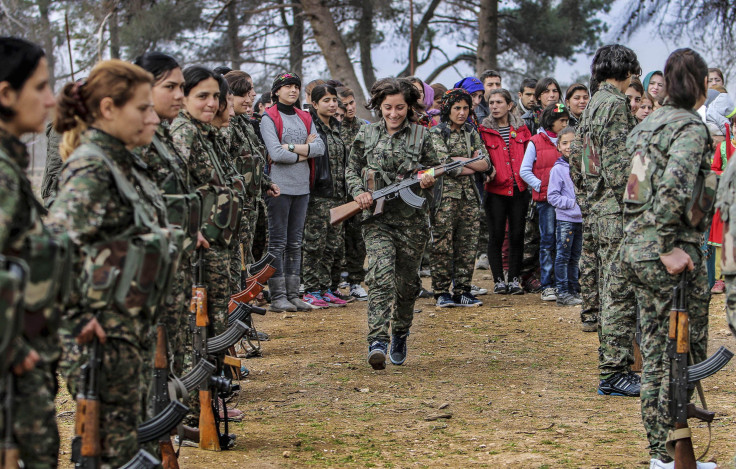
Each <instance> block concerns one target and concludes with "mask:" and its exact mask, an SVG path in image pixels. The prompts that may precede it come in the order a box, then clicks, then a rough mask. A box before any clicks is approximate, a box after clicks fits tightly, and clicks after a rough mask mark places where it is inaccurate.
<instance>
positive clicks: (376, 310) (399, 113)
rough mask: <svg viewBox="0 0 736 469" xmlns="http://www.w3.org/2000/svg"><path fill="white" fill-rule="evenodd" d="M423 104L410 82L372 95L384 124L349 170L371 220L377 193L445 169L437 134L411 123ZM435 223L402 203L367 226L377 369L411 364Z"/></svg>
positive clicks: (359, 143)
mask: <svg viewBox="0 0 736 469" xmlns="http://www.w3.org/2000/svg"><path fill="white" fill-rule="evenodd" d="M419 97H420V95H419V91H418V90H417V88H416V87H415V86H414V85H412V84H411V83H410V82H409V81H408V80H404V79H396V78H384V79H382V80H379V81H377V82H376V83H375V84H374V85H373V87H372V88H371V100H370V103H369V104H368V107H369V109H372V110H376V111H380V113H381V120H380V121H378V122H375V123H373V124H369V125H366V126H364V127H362V128H361V129H360V132H358V135H357V136H356V137H355V141H354V142H353V146H352V148H351V150H350V157H349V158H348V165H347V169H346V170H345V180H346V182H347V185H348V191H349V192H350V194H351V195H352V196H353V199H354V200H355V201H356V202H357V203H358V205H360V208H362V209H363V219H364V220H365V219H366V218H368V217H369V216H370V214H371V212H370V211H368V209H369V208H370V207H371V206H372V205H373V198H372V196H371V193H372V192H373V191H374V190H376V189H379V188H381V187H384V186H385V185H387V184H390V183H392V182H394V181H396V180H397V179H398V178H399V177H403V176H405V175H407V174H410V173H412V172H414V171H416V170H418V169H419V167H420V165H423V166H434V165H437V164H439V163H440V161H439V158H438V157H437V154H436V152H435V150H434V147H433V145H432V141H431V138H430V136H429V133H428V132H427V131H426V129H425V128H424V127H421V126H419V125H417V124H412V123H411V119H412V118H413V117H414V116H413V113H414V110H413V105H414V103H416V102H417V100H418V99H419ZM434 183H435V180H434V177H433V176H432V175H430V174H429V173H425V174H424V175H423V176H422V179H421V184H420V186H421V188H422V189H429V188H430V187H432V186H433V185H434ZM428 223H429V211H428V209H427V208H426V206H425V208H423V209H418V210H416V209H414V208H412V207H410V206H409V205H407V204H406V203H404V202H403V201H402V200H400V199H397V200H393V201H388V202H386V204H385V206H384V214H383V215H381V216H380V217H378V218H375V219H372V220H370V221H367V222H365V223H364V224H363V239H364V240H365V247H366V253H367V258H368V273H367V275H366V284H367V285H368V289H369V291H368V363H369V364H370V365H371V366H372V367H373V369H376V370H382V369H384V368H385V367H386V355H387V354H388V355H389V356H390V359H391V363H393V364H394V365H401V364H403V363H404V360H405V359H406V350H407V349H406V341H407V337H408V336H409V329H410V328H411V323H412V319H413V317H414V302H415V301H416V298H417V293H419V289H420V288H421V284H420V282H419V275H418V274H417V272H418V271H419V264H420V263H421V259H422V252H423V251H424V246H425V244H426V242H427V238H428V237H429V233H428V230H427V226H428ZM389 327H390V328H391V335H390V336H389ZM389 342H391V352H390V354H389V351H388V346H389Z"/></svg>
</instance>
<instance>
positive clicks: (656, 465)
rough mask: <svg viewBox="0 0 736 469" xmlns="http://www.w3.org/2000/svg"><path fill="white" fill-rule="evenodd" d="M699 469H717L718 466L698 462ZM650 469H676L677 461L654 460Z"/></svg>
mask: <svg viewBox="0 0 736 469" xmlns="http://www.w3.org/2000/svg"><path fill="white" fill-rule="evenodd" d="M697 465H698V469H716V467H717V466H718V465H717V464H716V463H714V462H700V461H697ZM649 469H675V461H672V462H662V461H660V460H659V459H652V460H651V461H650V462H649Z"/></svg>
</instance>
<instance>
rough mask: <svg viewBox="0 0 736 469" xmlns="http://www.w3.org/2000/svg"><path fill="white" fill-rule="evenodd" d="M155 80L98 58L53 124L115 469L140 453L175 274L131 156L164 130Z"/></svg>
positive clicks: (77, 379) (87, 338) (161, 209)
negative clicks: (165, 285) (153, 330)
mask: <svg viewBox="0 0 736 469" xmlns="http://www.w3.org/2000/svg"><path fill="white" fill-rule="evenodd" d="M152 83H153V76H152V75H151V74H150V73H148V72H146V71H145V70H143V69H142V68H140V67H138V66H136V65H133V64H130V63H127V62H123V61H121V60H107V61H103V62H100V63H98V64H97V65H95V67H94V68H93V69H92V71H91V72H90V74H89V77H88V78H87V80H86V81H84V82H82V83H68V84H66V85H65V86H64V88H63V89H62V91H61V93H60V94H59V97H58V102H57V109H56V120H55V122H54V128H55V129H56V130H57V131H58V132H63V133H64V136H63V140H62V145H61V153H62V158H64V159H65V164H64V166H63V168H62V170H61V175H60V177H59V191H58V193H57V198H56V201H55V202H54V204H53V206H52V208H51V213H50V217H49V220H50V223H51V224H52V225H53V226H54V227H55V229H56V230H57V231H59V232H65V233H66V234H68V236H69V237H70V238H71V240H72V242H73V244H74V245H75V248H76V249H75V251H76V255H77V259H79V261H80V262H79V263H78V267H77V268H78V271H77V272H76V275H75V276H74V278H75V279H76V280H77V287H78V288H77V295H78V296H77V298H76V299H77V301H76V302H75V306H74V307H73V308H69V309H67V311H66V312H65V313H66V320H67V321H68V325H67V328H68V330H70V331H71V332H72V335H73V336H74V337H75V339H76V340H75V341H76V344H78V345H82V346H84V348H83V349H82V350H83V353H82V356H81V357H80V361H79V365H81V364H84V363H86V362H87V361H88V358H87V357H86V356H85V354H86V352H87V351H91V350H96V351H97V353H98V355H97V356H98V357H99V359H100V360H101V365H100V373H99V376H98V379H99V382H100V383H101V386H100V396H99V399H100V412H99V413H100V434H99V437H100V445H101V448H102V455H101V458H100V459H101V463H102V464H103V465H104V466H107V467H119V466H121V465H123V464H125V463H126V462H127V461H128V460H130V459H131V458H132V457H133V456H134V455H135V454H136V452H137V451H138V441H137V439H136V433H137V432H136V430H137V427H138V425H139V424H140V423H141V421H142V416H143V409H142V408H141V407H142V395H141V394H142V385H141V379H142V369H143V361H144V360H145V359H147V357H145V356H144V350H145V347H146V345H147V341H148V340H149V339H148V336H149V330H150V326H151V322H152V320H153V317H154V308H155V305H156V304H157V303H158V300H159V299H160V297H161V296H162V295H163V294H165V292H163V291H161V290H159V287H158V285H161V284H162V283H160V282H161V281H162V279H163V278H165V277H166V276H167V275H168V272H167V270H166V268H165V267H164V265H165V263H166V261H167V260H168V259H169V239H170V237H171V235H170V231H169V230H170V227H169V225H168V223H167V218H166V207H165V205H164V201H163V199H162V197H161V195H160V192H159V190H158V188H157V187H156V186H155V184H154V183H153V181H151V179H149V178H148V176H147V175H146V165H145V164H144V163H143V162H142V161H141V160H140V158H139V157H137V156H136V155H134V154H133V153H132V152H131V150H132V149H134V148H136V147H140V146H144V145H148V144H150V143H151V139H152V138H153V135H154V133H155V131H156V127H157V126H158V124H159V117H158V116H157V115H156V112H155V110H154V105H153V100H152V95H151V85H152ZM141 249H144V250H145V256H144V255H143V253H142V252H141ZM152 264H153V265H152ZM73 346H74V345H73V344H71V343H69V344H68V347H69V348H70V349H71V348H72V347H73ZM80 368H81V367H80V366H76V367H72V372H71V373H70V375H69V376H67V383H68V385H69V388H70V392H71V394H72V395H76V393H77V391H79V390H81V386H82V385H83V384H84V383H83V377H82V373H81V372H80Z"/></svg>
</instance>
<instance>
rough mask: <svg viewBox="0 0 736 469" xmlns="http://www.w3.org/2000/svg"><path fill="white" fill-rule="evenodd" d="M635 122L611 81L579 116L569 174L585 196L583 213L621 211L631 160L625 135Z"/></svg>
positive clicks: (604, 84)
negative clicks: (585, 202) (584, 210)
mask: <svg viewBox="0 0 736 469" xmlns="http://www.w3.org/2000/svg"><path fill="white" fill-rule="evenodd" d="M635 125H636V118H635V117H634V116H633V115H632V114H631V108H630V107H629V101H628V99H627V98H626V96H625V95H624V94H623V93H621V92H620V91H619V90H618V89H617V88H615V87H614V86H613V85H610V84H608V83H603V84H601V87H600V89H599V90H598V92H597V93H596V94H595V95H593V98H592V99H591V100H590V103H589V104H588V106H587V107H586V108H585V111H583V114H582V116H581V117H580V123H579V124H578V127H577V129H576V132H575V139H574V140H573V144H572V153H571V154H570V177H571V178H572V180H573V183H574V184H575V187H576V190H577V191H578V193H579V194H581V199H586V200H587V204H586V207H585V209H586V213H588V212H589V213H591V214H595V215H597V216H601V215H611V214H620V213H621V212H622V211H623V200H622V196H623V193H624V189H625V188H626V181H627V178H628V175H629V164H630V163H631V158H630V155H629V153H628V152H627V151H626V137H627V136H628V134H629V132H631V129H633V128H634V126H635ZM586 142H588V144H587V145H586ZM581 208H583V207H582V205H581Z"/></svg>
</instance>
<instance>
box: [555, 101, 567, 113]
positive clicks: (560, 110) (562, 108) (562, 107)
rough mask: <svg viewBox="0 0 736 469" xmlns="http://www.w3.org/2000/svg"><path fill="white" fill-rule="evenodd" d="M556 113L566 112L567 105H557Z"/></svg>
mask: <svg viewBox="0 0 736 469" xmlns="http://www.w3.org/2000/svg"><path fill="white" fill-rule="evenodd" d="M553 112H554V113H558V112H565V105H564V104H562V103H557V107H555V110H554V111H553Z"/></svg>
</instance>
